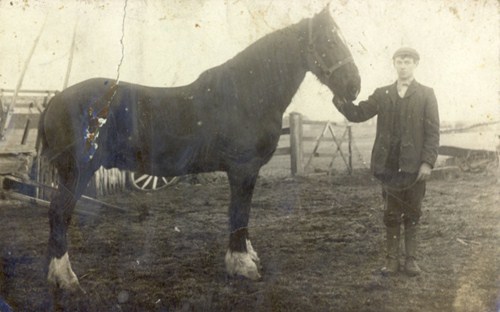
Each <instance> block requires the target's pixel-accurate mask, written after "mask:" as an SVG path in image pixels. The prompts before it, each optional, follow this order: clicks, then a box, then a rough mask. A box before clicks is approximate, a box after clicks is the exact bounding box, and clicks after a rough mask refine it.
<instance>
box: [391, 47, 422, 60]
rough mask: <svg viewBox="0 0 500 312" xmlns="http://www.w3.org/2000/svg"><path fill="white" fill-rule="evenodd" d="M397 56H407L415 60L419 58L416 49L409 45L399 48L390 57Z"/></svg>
mask: <svg viewBox="0 0 500 312" xmlns="http://www.w3.org/2000/svg"><path fill="white" fill-rule="evenodd" d="M399 56H409V57H412V58H413V59H415V60H416V61H418V60H420V55H419V54H418V52H417V50H415V49H413V48H409V47H403V48H399V49H398V50H397V51H396V52H394V55H393V56H392V59H395V58H396V57H399Z"/></svg>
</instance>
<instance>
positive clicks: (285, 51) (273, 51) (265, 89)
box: [225, 27, 307, 113]
mask: <svg viewBox="0 0 500 312" xmlns="http://www.w3.org/2000/svg"><path fill="white" fill-rule="evenodd" d="M302 53H303V52H302V49H301V40H300V39H299V32H298V29H297V28H292V27H289V28H286V29H283V30H280V31H276V32H274V33H271V34H269V35H267V36H265V37H263V38H261V39H259V40H258V41H256V42H255V43H253V44H252V45H250V46H249V47H248V48H247V49H245V50H244V51H242V52H241V53H239V54H238V55H236V56H235V57H234V58H233V59H232V60H229V61H228V62H227V63H226V65H225V66H226V68H231V70H235V71H237V73H236V74H237V76H238V77H240V79H239V81H240V83H241V84H242V85H240V86H238V87H240V88H252V89H253V91H254V92H255V93H256V94H259V95H260V98H259V101H260V102H261V103H264V105H266V108H267V109H274V110H275V109H278V110H279V111H281V113H283V112H284V111H285V110H286V108H287V107H288V105H289V104H290V102H291V100H292V98H293V96H294V95H295V93H296V92H297V90H298V88H299V86H300V84H301V83H302V81H303V80H304V77H305V74H306V71H307V70H306V67H305V65H304V62H303V56H302ZM249 104H250V103H249ZM251 105H255V103H251Z"/></svg>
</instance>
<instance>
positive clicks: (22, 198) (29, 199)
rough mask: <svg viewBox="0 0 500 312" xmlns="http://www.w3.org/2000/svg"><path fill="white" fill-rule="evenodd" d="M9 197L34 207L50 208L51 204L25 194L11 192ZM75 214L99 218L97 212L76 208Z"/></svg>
mask: <svg viewBox="0 0 500 312" xmlns="http://www.w3.org/2000/svg"><path fill="white" fill-rule="evenodd" d="M8 196H9V197H10V198H13V199H16V200H19V201H22V202H26V203H29V204H32V205H37V206H41V207H45V208H49V207H50V202H49V201H46V200H43V199H39V198H35V197H31V196H28V195H24V194H20V193H16V192H10V193H8ZM75 212H76V213H78V214H81V215H85V216H93V217H97V216H98V214H96V213H95V212H90V211H86V210H82V209H80V208H76V209H75Z"/></svg>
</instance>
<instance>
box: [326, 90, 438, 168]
mask: <svg viewBox="0 0 500 312" xmlns="http://www.w3.org/2000/svg"><path fill="white" fill-rule="evenodd" d="M398 96H399V95H398V91H397V83H394V84H392V85H389V86H385V87H382V88H378V89H376V90H375V92H374V93H373V94H372V95H370V96H369V97H368V100H366V101H362V102H360V103H359V104H358V105H354V104H353V103H346V104H344V105H338V104H336V103H334V104H335V106H336V107H337V109H338V110H339V111H340V112H341V113H342V114H343V115H344V116H345V117H346V118H347V119H348V120H349V121H352V122H362V121H366V120H368V119H370V118H372V117H373V116H375V115H377V133H376V138H375V143H374V145H373V150H372V157H371V169H372V172H373V173H374V174H376V175H377V174H383V173H384V172H385V164H386V161H387V158H388V156H389V148H390V144H391V132H392V125H393V121H394V119H393V118H396V114H395V111H396V110H395V105H396V102H397V99H398ZM405 98H408V100H407V101H404V102H403V103H406V105H402V106H401V107H400V108H401V114H400V118H401V119H400V125H401V145H400V158H399V166H400V168H401V171H403V172H408V173H416V172H418V170H419V168H420V165H421V164H422V163H423V162H426V163H428V164H429V165H431V167H434V164H435V162H436V158H437V155H438V147H439V112H438V105H437V100H436V96H435V95H434V90H433V89H432V88H429V87H426V86H424V85H421V84H420V83H418V82H416V81H415V80H413V82H412V83H411V84H410V85H409V86H408V89H407V91H406V94H405Z"/></svg>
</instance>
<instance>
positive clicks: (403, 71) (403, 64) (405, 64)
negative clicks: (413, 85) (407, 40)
mask: <svg viewBox="0 0 500 312" xmlns="http://www.w3.org/2000/svg"><path fill="white" fill-rule="evenodd" d="M417 65H418V61H415V60H414V59H413V58H412V57H408V56H403V57H399V56H398V57H396V58H395V59H394V68H396V71H397V73H398V78H399V79H403V80H404V79H409V78H412V77H413V72H414V71H415V68H417Z"/></svg>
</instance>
